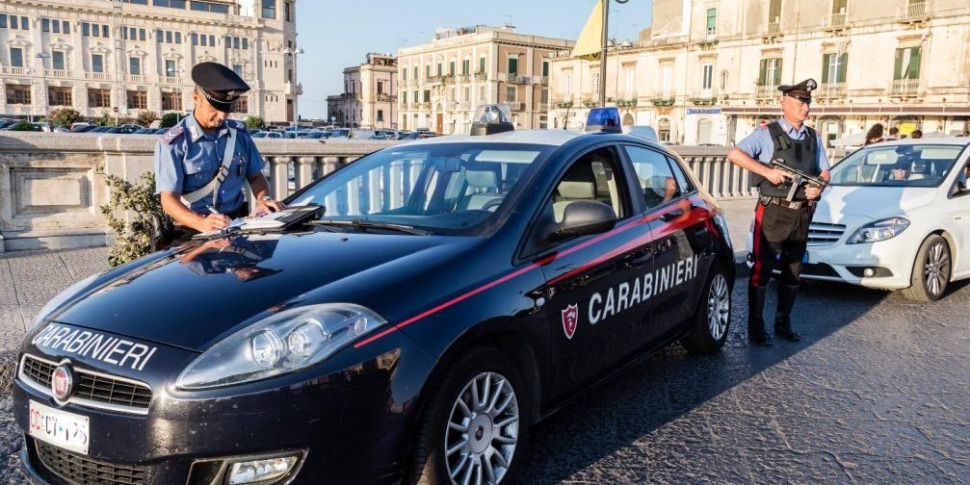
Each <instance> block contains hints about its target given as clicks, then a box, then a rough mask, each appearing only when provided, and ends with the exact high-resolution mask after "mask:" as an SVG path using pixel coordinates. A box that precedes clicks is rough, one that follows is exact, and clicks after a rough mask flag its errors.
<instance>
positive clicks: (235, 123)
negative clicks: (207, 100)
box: [226, 120, 246, 130]
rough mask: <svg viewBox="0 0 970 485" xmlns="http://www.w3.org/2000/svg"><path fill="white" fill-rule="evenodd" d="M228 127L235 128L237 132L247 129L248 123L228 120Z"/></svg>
mask: <svg viewBox="0 0 970 485" xmlns="http://www.w3.org/2000/svg"><path fill="white" fill-rule="evenodd" d="M226 125H227V126H228V127H229V128H235V129H237V130H245V129H246V123H243V122H242V121H239V120H226Z"/></svg>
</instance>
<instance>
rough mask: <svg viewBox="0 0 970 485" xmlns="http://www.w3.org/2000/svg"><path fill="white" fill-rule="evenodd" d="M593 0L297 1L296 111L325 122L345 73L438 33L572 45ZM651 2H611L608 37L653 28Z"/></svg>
mask: <svg viewBox="0 0 970 485" xmlns="http://www.w3.org/2000/svg"><path fill="white" fill-rule="evenodd" d="M595 3H596V0H487V1H480V2H470V1H467V0H450V1H445V0H411V1H402V0H356V1H335V0H300V1H298V2H297V9H296V13H297V17H296V21H297V24H296V28H297V32H298V36H297V44H298V45H299V46H300V47H301V48H302V49H303V50H304V51H305V53H304V54H303V55H301V56H300V58H299V61H298V62H299V63H300V64H299V69H298V71H299V73H298V75H299V81H300V82H302V83H303V95H302V96H300V100H299V110H300V115H301V116H302V117H304V118H318V117H319V118H323V117H325V116H326V114H327V102H326V100H327V96H328V95H331V94H340V93H341V92H342V91H343V69H344V68H345V67H349V66H353V65H357V64H361V63H363V62H364V59H365V55H366V54H367V53H368V52H389V53H392V54H393V53H397V50H398V49H400V48H402V47H408V46H414V45H418V44H424V43H426V42H430V41H431V39H432V38H433V37H434V32H435V29H437V28H438V27H449V28H454V27H465V26H473V25H479V24H484V25H491V26H498V25H503V24H511V25H514V26H515V28H516V31H517V32H519V33H523V34H534V35H544V36H549V37H560V38H567V39H573V40H575V39H576V37H578V36H579V31H580V30H582V28H583V24H585V23H586V18H587V17H588V16H589V13H590V11H591V10H592V9H593V5H594V4H595ZM652 5H653V1H652V0H630V1H629V2H628V3H625V4H618V3H616V2H615V1H614V2H610V7H611V8H610V36H611V37H614V38H616V39H617V40H619V41H622V40H636V38H637V35H638V32H639V31H640V30H641V29H643V28H645V27H648V26H649V25H650V18H651V12H650V10H651V7H652Z"/></svg>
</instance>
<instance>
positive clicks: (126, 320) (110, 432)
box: [14, 106, 734, 485]
mask: <svg viewBox="0 0 970 485" xmlns="http://www.w3.org/2000/svg"><path fill="white" fill-rule="evenodd" d="M503 108H504V107H497V106H491V107H488V108H487V109H482V108H480V113H479V114H477V115H476V119H480V121H481V122H479V123H476V124H475V125H474V126H473V128H472V135H470V136H458V135H456V136H448V137H441V138H433V139H427V140H420V141H416V142H413V143H407V144H403V145H396V146H392V147H389V148H385V149H383V150H380V151H378V152H375V153H373V154H371V155H368V156H366V157H363V158H361V159H359V160H357V161H355V162H354V163H351V164H349V165H347V166H345V167H343V168H341V169H339V170H337V171H335V172H333V173H331V174H329V175H328V176H326V177H324V178H323V179H321V180H319V181H317V182H316V183H314V184H312V185H310V186H308V187H306V188H305V189H303V190H301V191H299V192H297V193H296V194H294V195H293V196H292V197H290V198H289V199H288V200H287V203H288V204H289V206H290V208H289V209H288V210H287V211H285V212H283V213H277V214H275V215H273V216H272V217H270V218H263V219H255V220H251V221H245V222H243V223H242V224H240V225H237V226H233V227H231V228H230V229H229V230H227V231H224V232H222V233H218V234H210V235H204V236H203V237H202V238H200V239H198V240H193V241H191V242H189V243H186V244H184V245H182V246H179V247H177V248H173V249H168V250H165V251H161V252H158V253H155V254H152V255H150V256H148V257H145V258H142V259H140V260H138V261H135V262H133V263H130V264H128V265H125V266H122V267H118V268H115V269H112V270H110V271H108V272H106V273H104V274H100V275H96V276H93V277H91V278H88V279H86V280H84V281H82V282H80V283H78V284H76V285H75V286H73V287H71V288H70V289H68V290H67V291H65V292H64V293H62V294H61V295H59V296H58V297H57V298H56V299H54V300H53V301H51V302H50V303H49V304H48V305H47V306H46V307H45V308H44V309H43V310H42V311H41V313H40V315H39V317H38V319H37V321H36V323H35V324H34V326H33V328H32V329H31V330H30V332H29V333H28V335H27V337H26V338H25V340H24V342H23V345H22V347H21V350H20V354H19V367H18V373H17V379H16V384H15V388H14V402H15V405H14V413H15V415H16V420H17V423H18V425H19V426H20V427H21V428H22V429H23V432H24V439H25V446H24V447H23V456H22V458H23V464H24V468H25V471H26V473H27V475H28V476H29V477H30V478H31V480H32V481H34V482H35V483H41V484H58V485H63V484H75V485H77V484H165V485H173V484H178V485H182V484H186V485H216V484H219V485H225V484H258V485H269V484H314V485H317V484H324V483H326V484H331V483H335V484H336V483H419V482H420V483H431V484H448V483H476V484H482V483H486V484H498V483H510V482H511V481H512V480H513V477H514V475H515V472H516V469H517V468H519V467H521V465H522V462H523V453H524V447H525V445H526V442H527V440H528V437H529V429H530V427H531V426H532V425H533V424H534V423H536V422H537V421H539V420H541V419H543V418H545V417H547V416H549V415H550V414H551V413H552V412H553V411H555V410H556V409H558V408H560V407H562V406H563V405H564V404H565V403H567V401H569V400H570V398H573V397H575V396H577V394H579V393H580V392H582V391H584V390H586V389H588V388H590V387H591V386H593V385H595V384H597V383H599V382H601V381H603V380H604V379H606V378H608V377H609V376H610V375H612V374H615V372H616V371H617V370H618V369H620V368H622V367H625V366H629V365H631V364H634V363H636V362H637V361H638V360H640V359H642V358H643V357H644V356H647V355H649V354H650V353H651V352H654V351H656V350H658V349H659V348H661V347H663V346H665V345H667V344H670V343H672V342H677V341H679V342H681V344H683V345H684V347H686V348H687V349H688V350H689V351H692V352H698V353H707V352H715V351H717V350H718V349H719V348H720V347H721V346H722V344H723V343H724V340H725V337H726V335H727V332H728V328H729V326H730V318H731V299H730V295H731V288H732V285H733V283H734V261H733V251H732V248H731V246H730V243H729V238H728V234H727V225H726V224H725V221H724V219H723V217H722V216H721V215H720V213H719V212H720V209H719V207H718V205H717V204H716V203H715V202H714V201H713V199H712V198H711V197H710V196H709V195H708V194H707V193H706V192H705V191H704V189H703V188H701V187H700V186H699V184H698V182H697V180H696V179H695V177H694V176H693V175H692V174H691V172H690V171H689V170H688V169H687V168H686V167H685V165H684V162H683V161H682V160H680V158H678V156H677V155H676V154H674V153H672V152H670V151H668V150H666V149H665V148H664V147H663V146H661V145H659V144H657V143H655V142H651V141H648V140H646V139H643V138H639V137H635V136H630V135H624V134H620V133H614V132H618V131H619V130H618V128H619V123H618V121H619V117H618V113H617V112H616V111H615V110H613V111H610V110H606V111H604V112H594V113H593V114H591V122H590V124H589V126H588V127H587V129H591V128H592V129H594V130H595V129H599V131H600V132H599V133H574V132H568V131H553V130H539V131H515V130H514V129H512V127H511V124H510V123H508V121H507V120H508V112H507V109H503ZM596 120H601V121H602V120H605V123H602V122H600V123H597V122H596ZM658 392H659V390H658Z"/></svg>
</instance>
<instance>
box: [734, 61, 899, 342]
mask: <svg viewBox="0 0 970 485" xmlns="http://www.w3.org/2000/svg"><path fill="white" fill-rule="evenodd" d="M816 87H817V84H816V83H815V80H814V79H806V80H804V81H802V82H800V83H798V84H795V85H782V86H779V87H778V90H779V91H781V92H782V97H781V109H782V113H783V116H782V118H781V119H779V120H777V121H774V122H772V123H769V124H768V125H766V126H763V127H761V128H759V129H758V130H755V132H754V133H752V134H751V135H748V137H747V138H745V139H743V140H741V141H740V142H739V143H738V144H737V146H736V147H734V148H732V149H731V151H730V152H728V160H730V161H731V163H734V164H735V165H737V166H739V167H741V168H743V169H745V170H747V171H748V172H750V173H751V186H752V187H758V191H759V193H760V198H759V200H758V202H759V203H758V205H757V207H756V209H755V222H754V244H753V248H752V256H753V257H754V267H753V268H752V269H751V276H750V279H749V281H748V311H749V313H748V340H749V341H751V342H753V343H755V344H757V345H764V346H770V345H771V337H770V336H769V335H768V333H767V332H766V331H765V321H764V315H763V314H764V307H765V296H766V294H767V287H768V280H769V278H771V274H772V270H773V269H774V268H775V265H776V264H778V265H780V268H779V269H780V270H781V281H779V284H778V309H777V312H776V314H775V332H774V333H775V334H776V335H778V336H779V337H781V338H784V339H785V340H789V341H792V342H798V341H799V340H801V336H799V335H798V334H797V333H796V332H795V331H794V330H793V329H792V324H791V311H792V307H793V306H794V304H795V296H796V295H797V294H798V288H799V285H800V283H801V280H800V278H799V273H800V272H801V268H802V258H803V257H804V256H805V248H806V244H807V241H808V225H809V223H810V222H811V220H812V213H813V212H814V210H815V209H814V207H815V202H816V201H817V200H818V198H819V197H820V196H821V194H822V190H821V189H820V188H818V187H811V186H803V187H801V188H799V189H798V190H797V192H796V195H795V200H793V201H788V200H786V196H787V195H788V192H789V189H790V188H791V185H790V183H788V181H787V179H786V177H785V174H784V172H782V171H781V170H779V169H777V168H773V167H771V166H770V165H769V163H770V162H772V161H774V162H776V163H781V164H784V165H787V166H790V167H792V168H795V169H797V170H799V171H801V172H804V173H809V174H812V175H816V176H819V177H820V178H822V179H824V180H828V179H829V162H828V159H827V158H826V157H825V149H824V147H825V145H823V142H822V138H821V136H819V134H818V132H816V131H815V130H813V129H812V128H810V127H808V126H805V124H804V123H805V120H807V119H808V114H809V111H810V107H811V104H812V90H813V89H815V88H816ZM880 126H881V125H880ZM881 136H882V132H881V131H880V138H881Z"/></svg>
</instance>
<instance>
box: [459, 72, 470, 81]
mask: <svg viewBox="0 0 970 485" xmlns="http://www.w3.org/2000/svg"><path fill="white" fill-rule="evenodd" d="M471 79H472V75H471V74H468V73H467V72H466V73H465V74H459V75H458V82H460V83H467V82H470V81H471Z"/></svg>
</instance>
